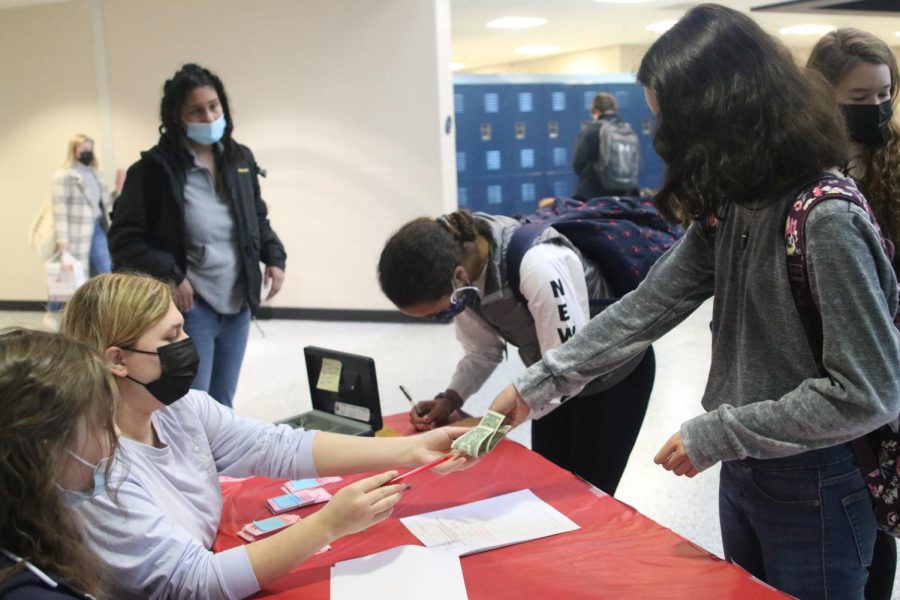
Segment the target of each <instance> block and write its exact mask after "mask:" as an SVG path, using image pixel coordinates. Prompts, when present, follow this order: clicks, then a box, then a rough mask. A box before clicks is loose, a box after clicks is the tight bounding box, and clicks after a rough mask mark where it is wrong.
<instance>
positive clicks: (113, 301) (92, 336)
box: [60, 273, 173, 352]
mask: <svg viewBox="0 0 900 600" xmlns="http://www.w3.org/2000/svg"><path fill="white" fill-rule="evenodd" d="M172 298H173V295H172V287H171V286H170V285H168V284H166V283H163V282H162V281H160V280H158V279H154V278H153V277H150V276H148V275H141V274H137V273H106V274H103V275H97V276H96V277H92V278H91V279H89V280H88V281H87V282H86V283H85V284H83V285H82V286H81V287H79V288H78V290H76V292H75V294H74V295H73V296H72V299H71V300H69V302H68V303H66V307H65V309H64V310H63V316H62V322H61V323H60V331H61V332H62V333H64V334H66V335H68V336H69V337H71V338H73V339H76V340H78V341H80V342H84V343H86V344H89V345H90V346H92V347H94V348H97V349H98V350H100V351H101V352H102V351H104V350H106V349H107V348H109V347H110V346H120V347H126V346H131V345H133V344H134V343H135V342H137V340H138V338H139V337H141V335H143V333H144V332H145V331H147V330H148V329H150V328H151V327H153V326H154V325H156V324H157V323H159V321H160V320H162V318H163V317H165V316H166V313H167V312H168V311H169V306H170V304H171V303H172Z"/></svg>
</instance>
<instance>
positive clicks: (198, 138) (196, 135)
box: [184, 113, 225, 145]
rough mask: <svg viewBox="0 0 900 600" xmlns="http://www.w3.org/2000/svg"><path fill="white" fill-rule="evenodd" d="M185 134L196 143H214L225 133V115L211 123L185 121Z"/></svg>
mask: <svg viewBox="0 0 900 600" xmlns="http://www.w3.org/2000/svg"><path fill="white" fill-rule="evenodd" d="M184 125H185V134H186V135H187V136H188V137H189V138H191V139H192V140H194V141H195V142H197V143H198V144H206V145H209V144H215V143H216V142H218V141H219V140H221V139H222V135H223V134H224V133H225V115H224V113H223V114H221V115H219V118H218V119H216V120H215V121H213V122H212V123H185V124H184Z"/></svg>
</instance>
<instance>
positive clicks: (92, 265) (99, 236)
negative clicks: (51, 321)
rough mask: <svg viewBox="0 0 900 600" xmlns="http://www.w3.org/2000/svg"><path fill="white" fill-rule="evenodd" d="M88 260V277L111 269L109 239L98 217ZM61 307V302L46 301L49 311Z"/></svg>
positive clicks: (57, 310)
mask: <svg viewBox="0 0 900 600" xmlns="http://www.w3.org/2000/svg"><path fill="white" fill-rule="evenodd" d="M88 261H89V263H88V265H86V266H87V267H88V268H89V269H90V271H88V273H87V275H88V276H89V277H93V276H94V275H100V274H102V273H109V272H110V271H112V257H110V255H109V241H108V240H107V238H106V232H105V231H103V224H102V223H101V222H100V219H97V220H96V221H95V222H94V234H93V235H92V236H91V250H90V254H89V255H88ZM61 307H62V303H61V302H47V310H48V311H50V312H54V313H55V312H59V309H60V308H61Z"/></svg>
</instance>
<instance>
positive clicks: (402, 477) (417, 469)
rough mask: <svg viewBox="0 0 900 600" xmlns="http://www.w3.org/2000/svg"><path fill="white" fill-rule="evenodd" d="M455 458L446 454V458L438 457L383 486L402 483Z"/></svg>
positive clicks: (453, 455)
mask: <svg viewBox="0 0 900 600" xmlns="http://www.w3.org/2000/svg"><path fill="white" fill-rule="evenodd" d="M455 456H456V455H455V454H448V455H447V456H442V457H440V458H438V459H436V460H433V461H431V462H430V463H428V464H427V465H422V466H421V467H416V468H415V469H413V470H412V471H409V472H407V473H404V474H403V475H397V476H396V477H394V478H393V479H391V480H390V481H388V482H387V483H386V484H384V485H391V484H394V483H397V482H400V481H403V480H404V479H406V478H407V477H409V476H410V475H415V474H416V473H421V472H422V471H424V470H425V469H430V468H431V467H436V466H438V465H439V464H441V463H445V462H447V461H448V460H450V459H451V458H453V457H455Z"/></svg>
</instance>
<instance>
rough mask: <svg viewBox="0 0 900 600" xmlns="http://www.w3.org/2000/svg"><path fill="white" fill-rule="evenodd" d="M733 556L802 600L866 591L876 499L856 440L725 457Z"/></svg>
mask: <svg viewBox="0 0 900 600" xmlns="http://www.w3.org/2000/svg"><path fill="white" fill-rule="evenodd" d="M719 518H720V521H721V528H722V542H723V545H724V549H725V558H726V559H727V560H729V561H732V562H734V563H736V564H738V565H740V566H741V567H743V568H744V569H746V570H747V571H749V572H750V573H751V574H752V575H754V576H756V577H757V578H759V579H761V580H763V581H765V582H766V583H768V584H769V585H771V586H773V587H776V588H778V589H779V590H782V591H784V592H787V593H788V594H791V595H793V596H796V597H797V598H801V599H802V600H807V599H813V598H822V599H840V600H845V599H848V600H849V599H853V598H862V597H863V588H864V587H865V583H866V577H867V571H866V567H867V566H868V565H869V563H870V562H871V561H872V548H873V546H874V544H875V532H876V525H875V513H874V512H873V510H872V499H871V497H870V496H869V490H868V489H867V488H866V485H865V483H864V481H863V478H862V473H861V472H860V470H859V468H858V467H857V465H856V461H855V459H854V457H853V451H852V450H851V449H850V448H849V446H848V445H846V444H844V445H840V446H834V447H831V448H823V449H821V450H813V451H810V452H804V453H803V454H798V455H796V456H790V457H787V458H779V459H770V460H759V459H752V458H748V459H744V460H738V461H728V462H724V463H722V471H721V475H720V479H719Z"/></svg>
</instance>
